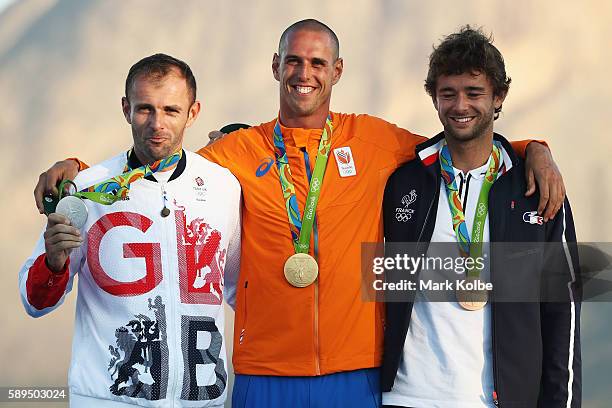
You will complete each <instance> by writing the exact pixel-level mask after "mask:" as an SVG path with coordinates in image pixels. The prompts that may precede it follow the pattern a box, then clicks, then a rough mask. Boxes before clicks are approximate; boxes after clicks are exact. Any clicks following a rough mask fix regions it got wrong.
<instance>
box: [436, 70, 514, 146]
mask: <svg viewBox="0 0 612 408" xmlns="http://www.w3.org/2000/svg"><path fill="white" fill-rule="evenodd" d="M504 98H505V95H495V94H494V92H493V86H492V85H491V81H489V79H488V78H487V76H486V74H483V73H480V72H464V73H463V74H460V75H440V77H438V79H437V84H436V93H435V98H434V106H435V108H436V110H437V111H438V117H439V118H440V122H442V125H443V126H444V133H445V135H446V137H447V138H452V139H454V140H456V141H458V142H466V141H469V140H473V139H477V138H481V137H487V136H490V137H492V136H493V116H494V115H495V109H498V108H500V107H501V105H502V103H503V101H504Z"/></svg>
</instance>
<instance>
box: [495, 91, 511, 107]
mask: <svg viewBox="0 0 612 408" xmlns="http://www.w3.org/2000/svg"><path fill="white" fill-rule="evenodd" d="M506 95H508V92H507V91H506V92H502V93H500V94H499V95H495V96H494V97H493V104H494V106H495V109H496V110H497V109H501V107H502V104H503V103H504V101H505V100H506Z"/></svg>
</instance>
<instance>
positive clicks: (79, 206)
mask: <svg viewBox="0 0 612 408" xmlns="http://www.w3.org/2000/svg"><path fill="white" fill-rule="evenodd" d="M55 212H56V213H58V214H62V215H63V216H65V217H66V218H68V219H69V220H70V224H71V225H72V226H73V227H75V228H78V229H81V228H83V226H84V225H85V222H86V221H87V206H86V205H85V203H84V202H83V200H81V199H80V198H78V197H75V196H67V197H64V198H62V199H61V200H60V201H59V203H57V207H56V208H55Z"/></svg>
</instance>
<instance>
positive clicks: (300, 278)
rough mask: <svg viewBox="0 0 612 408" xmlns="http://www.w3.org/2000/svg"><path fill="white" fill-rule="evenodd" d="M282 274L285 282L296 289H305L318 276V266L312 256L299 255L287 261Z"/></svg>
mask: <svg viewBox="0 0 612 408" xmlns="http://www.w3.org/2000/svg"><path fill="white" fill-rule="evenodd" d="M284 272H285V279H287V282H289V283H290V284H291V285H293V286H295V287H296V288H305V287H306V286H309V285H311V284H312V283H313V282H314V281H315V280H316V279H317V276H319V265H317V261H315V259H314V258H313V257H312V256H310V255H308V254H302V253H299V254H294V255H291V256H290V257H289V258H288V259H287V261H286V262H285V267H284Z"/></svg>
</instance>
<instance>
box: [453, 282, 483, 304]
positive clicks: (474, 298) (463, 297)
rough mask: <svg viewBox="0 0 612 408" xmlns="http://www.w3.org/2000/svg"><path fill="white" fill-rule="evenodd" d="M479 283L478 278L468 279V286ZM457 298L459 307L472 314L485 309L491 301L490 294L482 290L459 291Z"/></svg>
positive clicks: (457, 291)
mask: <svg viewBox="0 0 612 408" xmlns="http://www.w3.org/2000/svg"><path fill="white" fill-rule="evenodd" d="M477 281H478V278H467V279H466V284H467V285H475V284H476V282H477ZM455 296H457V302H458V303H459V306H461V307H462V308H464V309H465V310H469V311H472V312H473V311H475V310H480V309H482V308H483V307H485V306H486V305H487V302H488V300H489V292H487V291H486V290H480V289H457V290H455Z"/></svg>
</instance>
